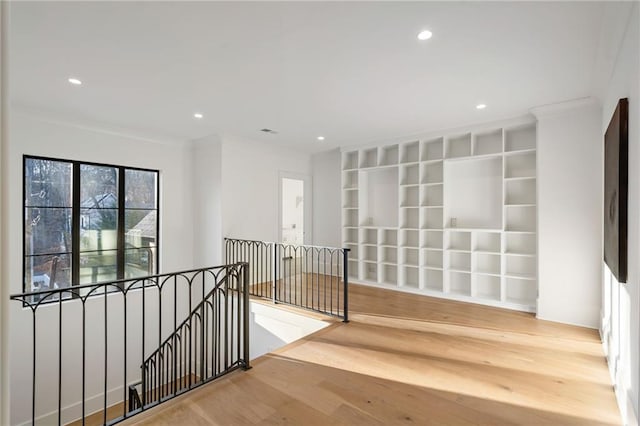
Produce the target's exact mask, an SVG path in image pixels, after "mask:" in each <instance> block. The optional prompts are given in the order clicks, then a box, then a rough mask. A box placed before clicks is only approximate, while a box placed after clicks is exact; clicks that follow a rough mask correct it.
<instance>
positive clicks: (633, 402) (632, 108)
mask: <svg viewBox="0 0 640 426" xmlns="http://www.w3.org/2000/svg"><path fill="white" fill-rule="evenodd" d="M630 8H631V6H630ZM623 18H624V20H625V21H626V22H625V25H619V24H618V25H617V27H616V28H618V29H619V30H622V31H623V34H624V35H623V37H622V39H621V42H620V44H619V45H618V46H613V49H612V51H611V56H612V57H613V58H615V62H614V65H613V69H612V70H611V74H610V76H609V78H608V79H607V80H606V81H605V84H604V85H603V86H604V88H605V89H604V91H603V93H601V94H600V95H601V98H602V103H603V108H602V116H601V129H600V140H601V141H602V140H603V137H604V133H605V131H606V129H607V126H608V125H609V121H610V120H611V116H612V115H613V111H614V110H615V108H616V105H617V103H618V100H619V99H621V98H628V99H629V204H628V217H629V222H628V259H629V261H628V274H627V283H626V284H619V283H618V282H616V279H615V277H614V276H613V274H611V272H610V271H609V269H608V268H607V267H606V265H605V267H604V280H603V287H602V288H603V297H602V299H603V300H602V312H601V314H602V318H601V326H600V333H601V335H602V338H603V344H604V347H605V352H606V353H607V358H608V363H609V369H610V371H611V375H612V378H613V382H614V383H615V385H616V396H617V398H618V404H619V406H620V410H621V412H622V417H623V420H624V421H625V423H626V424H629V425H634V424H638V420H637V417H638V407H639V401H638V399H639V397H640V389H639V381H640V365H639V364H640V358H639V357H640V355H639V354H640V331H639V325H640V324H639V322H640V288H639V286H640V108H639V104H640V85H639V83H638V81H639V80H640V53H639V52H640V41H639V40H640V31H639V26H640V24H639V23H640V7H639V5H638V3H635V4H634V5H633V6H632V8H631V10H630V11H626V13H625V14H624V15H623Z"/></svg>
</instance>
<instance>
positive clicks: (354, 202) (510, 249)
mask: <svg viewBox="0 0 640 426" xmlns="http://www.w3.org/2000/svg"><path fill="white" fill-rule="evenodd" d="M342 207H343V212H342V224H343V231H342V237H343V243H344V246H345V247H348V248H350V249H351V254H350V260H349V271H350V275H351V279H352V280H354V281H356V282H362V283H365V284H371V285H376V286H383V287H387V288H389V287H392V288H398V289H400V290H404V291H409V292H415V293H422V294H427V295H432V296H439V297H445V298H452V299H457V300H465V301H472V302H476V303H482V304H487V305H492V306H500V307H506V308H511V309H518V310H523V311H530V312H533V311H535V309H536V299H537V291H538V286H537V276H536V272H537V242H536V241H537V238H536V228H537V227H536V125H535V122H534V121H531V120H519V121H517V122H510V123H508V124H504V125H502V126H500V127H494V128H483V129H482V130H477V131H469V132H460V133H456V134H450V135H444V136H439V137H427V138H424V139H417V140H412V141H407V142H401V143H393V144H389V145H385V146H376V147H369V148H363V149H358V150H345V151H343V153H342Z"/></svg>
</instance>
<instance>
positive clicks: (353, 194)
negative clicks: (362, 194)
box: [342, 191, 358, 208]
mask: <svg viewBox="0 0 640 426" xmlns="http://www.w3.org/2000/svg"><path fill="white" fill-rule="evenodd" d="M342 199H343V201H342V207H347V208H357V207H358V191H345V193H344V195H343V197H342Z"/></svg>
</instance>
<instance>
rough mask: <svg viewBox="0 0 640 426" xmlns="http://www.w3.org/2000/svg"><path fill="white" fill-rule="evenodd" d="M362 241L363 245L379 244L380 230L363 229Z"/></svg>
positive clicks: (361, 232)
mask: <svg viewBox="0 0 640 426" xmlns="http://www.w3.org/2000/svg"><path fill="white" fill-rule="evenodd" d="M360 241H361V242H362V244H372V245H376V244H378V230H377V229H362V230H360Z"/></svg>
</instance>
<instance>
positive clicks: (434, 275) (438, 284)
mask: <svg viewBox="0 0 640 426" xmlns="http://www.w3.org/2000/svg"><path fill="white" fill-rule="evenodd" d="M423 271H424V277H425V278H424V287H425V288H426V289H429V290H435V291H442V270H439V269H429V268H425V269H423Z"/></svg>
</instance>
